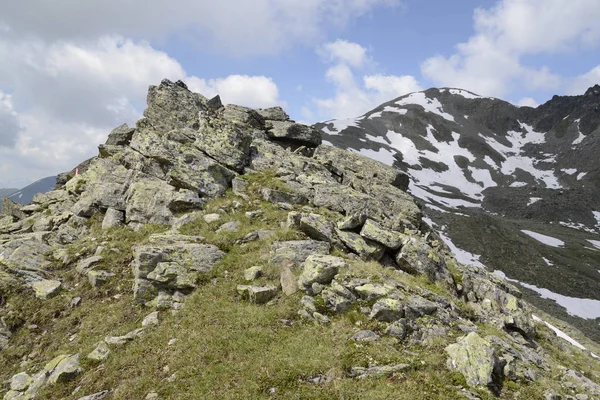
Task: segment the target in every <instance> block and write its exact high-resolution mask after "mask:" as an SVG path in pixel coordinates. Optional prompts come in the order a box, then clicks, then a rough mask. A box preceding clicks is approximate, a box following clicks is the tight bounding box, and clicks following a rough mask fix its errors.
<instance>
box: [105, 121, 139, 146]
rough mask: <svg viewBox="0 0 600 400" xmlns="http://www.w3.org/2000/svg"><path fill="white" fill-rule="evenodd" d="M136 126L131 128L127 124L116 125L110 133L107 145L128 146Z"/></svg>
mask: <svg viewBox="0 0 600 400" xmlns="http://www.w3.org/2000/svg"><path fill="white" fill-rule="evenodd" d="M134 132H135V128H130V127H129V126H127V124H123V125H121V126H118V127H116V128H115V129H113V130H112V131H111V132H110V133H109V134H108V139H106V143H105V144H107V145H111V146H126V145H128V144H129V142H131V138H132V137H133V133H134Z"/></svg>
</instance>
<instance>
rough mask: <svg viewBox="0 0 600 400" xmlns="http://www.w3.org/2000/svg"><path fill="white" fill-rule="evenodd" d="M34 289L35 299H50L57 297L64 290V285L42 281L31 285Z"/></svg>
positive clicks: (52, 281)
mask: <svg viewBox="0 0 600 400" xmlns="http://www.w3.org/2000/svg"><path fill="white" fill-rule="evenodd" d="M31 287H32V289H33V290H34V291H35V297H37V298H38V299H42V300H45V299H49V298H51V297H53V296H56V295H57V294H58V292H60V289H61V288H62V283H61V282H60V281H56V280H47V279H44V280H41V281H36V282H33V283H32V284H31Z"/></svg>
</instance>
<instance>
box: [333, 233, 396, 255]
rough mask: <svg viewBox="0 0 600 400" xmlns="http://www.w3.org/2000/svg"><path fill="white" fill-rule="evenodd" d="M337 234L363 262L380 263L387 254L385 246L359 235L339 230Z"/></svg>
mask: <svg viewBox="0 0 600 400" xmlns="http://www.w3.org/2000/svg"><path fill="white" fill-rule="evenodd" d="M336 234H337V237H338V238H339V239H340V241H341V242H342V243H343V244H344V245H345V246H346V247H348V248H349V249H350V250H352V251H353V252H354V253H356V254H358V255H359V256H360V257H361V258H362V259H363V260H375V261H379V260H380V259H381V257H383V255H384V254H385V247H384V246H383V245H381V244H379V243H377V242H374V241H371V240H368V239H364V238H363V237H362V236H361V235H359V234H358V233H354V232H347V231H342V230H339V229H338V230H337V231H336Z"/></svg>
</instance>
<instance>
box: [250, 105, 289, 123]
mask: <svg viewBox="0 0 600 400" xmlns="http://www.w3.org/2000/svg"><path fill="white" fill-rule="evenodd" d="M256 112H257V113H259V114H260V116H261V117H263V118H264V119H265V120H267V121H288V120H289V119H290V116H289V115H287V113H286V112H285V111H284V110H283V108H281V107H271V108H264V109H262V108H259V109H258V110H256Z"/></svg>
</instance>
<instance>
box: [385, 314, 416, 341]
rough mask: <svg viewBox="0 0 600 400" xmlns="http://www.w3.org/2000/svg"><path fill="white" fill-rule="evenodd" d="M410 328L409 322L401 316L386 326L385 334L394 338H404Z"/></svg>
mask: <svg viewBox="0 0 600 400" xmlns="http://www.w3.org/2000/svg"><path fill="white" fill-rule="evenodd" d="M410 330H411V327H410V324H409V322H408V321H407V320H406V319H404V318H401V319H399V320H397V321H394V323H392V324H391V325H390V326H388V327H387V328H386V329H385V334H386V335H388V336H392V337H395V338H396V339H400V340H404V339H405V338H406V337H407V336H408V334H409V333H410Z"/></svg>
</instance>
